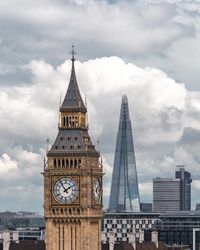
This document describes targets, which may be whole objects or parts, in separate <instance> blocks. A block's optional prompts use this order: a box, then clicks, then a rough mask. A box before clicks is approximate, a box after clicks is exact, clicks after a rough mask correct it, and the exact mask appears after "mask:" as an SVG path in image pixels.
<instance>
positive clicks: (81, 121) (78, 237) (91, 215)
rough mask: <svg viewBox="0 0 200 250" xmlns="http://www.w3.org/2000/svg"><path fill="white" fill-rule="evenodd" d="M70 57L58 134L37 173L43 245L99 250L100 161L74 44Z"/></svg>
mask: <svg viewBox="0 0 200 250" xmlns="http://www.w3.org/2000/svg"><path fill="white" fill-rule="evenodd" d="M71 61H72V67H71V76H70V81H69V85H68V89H67V92H66V95H65V98H64V99H63V103H62V105H61V106H60V110H59V113H60V114H59V117H60V120H59V126H58V134H57V137H56V139H55V141H54V143H53V145H52V146H51V148H50V150H48V152H47V156H46V161H45V166H44V173H43V176H44V215H45V225H46V233H45V244H46V250H94V249H95V250H100V249H101V217H102V197H103V191H102V176H103V172H102V164H101V162H100V161H99V158H100V154H99V152H97V150H96V149H95V146H94V145H93V144H92V142H91V139H90V136H89V134H88V126H87V119H86V117H87V116H86V114H87V108H86V106H85V104H84V102H83V100H82V97H81V94H80V91H79V87H78V83H77V80H76V74H75V51H74V47H72V58H71ZM55 123H56V122H55Z"/></svg>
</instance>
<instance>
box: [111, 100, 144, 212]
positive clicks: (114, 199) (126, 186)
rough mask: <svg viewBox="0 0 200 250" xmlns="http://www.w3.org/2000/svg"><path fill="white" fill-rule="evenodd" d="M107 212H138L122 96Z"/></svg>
mask: <svg viewBox="0 0 200 250" xmlns="http://www.w3.org/2000/svg"><path fill="white" fill-rule="evenodd" d="M109 211H111V212H112V211H113V212H139V211H140V198H139V189H138V180H137V171H136V162H135V153H134V145H133V136H132V128H131V121H130V117H129V108H128V99H127V96H126V95H123V96H122V103H121V112H120V119H119V127H118V133H117V142H116V148H115V160H114V168H113V175H112V185H111V194H110V202H109Z"/></svg>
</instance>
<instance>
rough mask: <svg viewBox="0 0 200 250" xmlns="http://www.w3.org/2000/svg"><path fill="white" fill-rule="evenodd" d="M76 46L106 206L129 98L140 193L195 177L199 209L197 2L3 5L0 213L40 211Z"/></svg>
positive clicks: (50, 0) (8, 0) (69, 0)
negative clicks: (179, 170) (182, 174)
mask: <svg viewBox="0 0 200 250" xmlns="http://www.w3.org/2000/svg"><path fill="white" fill-rule="evenodd" d="M72 44H74V45H75V48H76V53H77V54H76V64H75V66H76V75H77V79H78V84H79V88H80V91H81V93H82V97H83V99H85V97H86V99H87V107H88V116H89V134H90V136H91V138H92V141H93V143H94V144H96V145H97V140H98V138H99V139H100V150H101V156H102V158H103V164H104V172H105V176H104V208H106V207H107V205H108V198H109V192H110V182H111V176H112V167H113V159H114V151H115V143H116V133H117V127H118V120H119V112H120V104H121V97H122V95H123V94H127V97H128V100H129V109H130V116H131V121H132V129H133V137H134V146H135V154H136V163H137V172H138V180H139V190H140V197H141V201H142V202H152V179H153V178H155V177H156V176H159V177H174V172H175V170H176V165H185V167H186V169H187V170H188V171H189V172H191V174H192V178H193V183H192V207H193V208H195V204H196V203H198V202H200V199H199V192H200V169H199V168H200V167H199V165H200V154H199V147H200V83H199V72H200V63H199V58H200V1H199V0H196V1H193V0H129V1H128V0H127V1H125V0H118V1H114V0H112V1H106V0H102V1H101V0H40V1H35V0H29V1H27V0H15V1H13V0H2V1H0V189H1V192H0V200H1V202H0V211H4V210H11V211H16V210H18V211H19V210H28V211H35V212H37V213H40V214H42V213H43V177H42V175H41V172H42V171H43V159H44V156H45V152H46V138H47V137H49V138H50V143H51V144H52V143H53V142H54V140H55V137H56V134H57V132H58V130H57V124H58V110H59V102H60V97H61V99H62V98H63V97H64V95H65V92H66V90H67V86H68V82H69V77H70V70H71V61H70V50H71V46H72Z"/></svg>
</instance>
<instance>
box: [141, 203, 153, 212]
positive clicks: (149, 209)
mask: <svg viewBox="0 0 200 250" xmlns="http://www.w3.org/2000/svg"><path fill="white" fill-rule="evenodd" d="M140 210H141V212H143V213H152V210H153V208H152V203H146V202H141V203H140Z"/></svg>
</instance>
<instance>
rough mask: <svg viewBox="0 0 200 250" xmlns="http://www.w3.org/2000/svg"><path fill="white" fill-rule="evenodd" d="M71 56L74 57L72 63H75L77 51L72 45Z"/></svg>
mask: <svg viewBox="0 0 200 250" xmlns="http://www.w3.org/2000/svg"><path fill="white" fill-rule="evenodd" d="M71 55H72V57H71V60H72V61H75V55H76V51H75V49H74V44H72V50H71Z"/></svg>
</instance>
